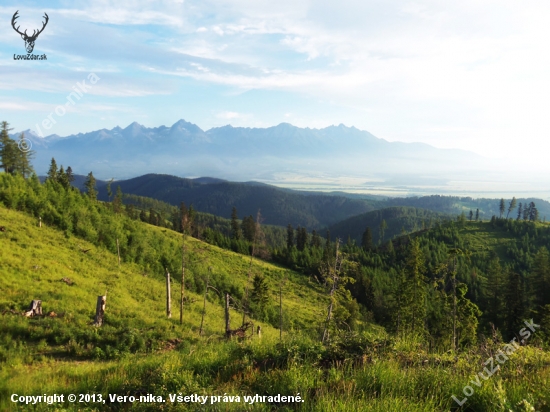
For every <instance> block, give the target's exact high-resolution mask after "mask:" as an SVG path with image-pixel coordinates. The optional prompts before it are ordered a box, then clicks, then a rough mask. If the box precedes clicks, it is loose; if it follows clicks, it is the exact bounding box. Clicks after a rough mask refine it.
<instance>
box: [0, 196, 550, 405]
mask: <svg viewBox="0 0 550 412" xmlns="http://www.w3.org/2000/svg"><path fill="white" fill-rule="evenodd" d="M0 225H1V226H4V227H5V228H6V230H5V231H4V232H0V262H1V265H0V291H1V292H2V293H1V294H0V312H2V313H3V314H2V315H0V410H5V411H11V410H14V411H15V410H24V411H26V410H29V411H30V410H32V411H47V410H48V411H49V410H59V411H61V410H66V411H96V410H97V411H102V410H113V411H118V410H120V411H122V410H136V411H148V410H151V411H152V410H190V411H192V410H196V411H202V410H212V411H245V410H250V411H271V410H289V411H291V410H296V411H458V410H460V411H533V410H536V411H547V410H550V390H549V389H548V388H550V354H549V353H548V352H547V351H544V350H542V349H541V348H540V347H537V345H533V346H522V347H520V348H519V349H518V350H517V351H516V352H515V353H514V354H513V355H511V356H510V359H509V360H508V361H507V362H505V363H503V364H502V365H500V368H499V370H498V371H497V372H495V374H494V375H493V376H491V377H490V378H488V379H487V380H484V379H481V381H480V384H479V386H477V385H475V384H474V383H471V382H470V381H472V380H474V381H475V376H476V374H478V373H479V372H483V369H484V368H485V367H486V365H485V362H486V361H487V359H489V358H490V357H491V356H494V355H495V353H496V352H497V350H498V349H499V348H501V347H502V345H503V342H498V341H493V340H491V339H486V340H484V341H482V342H480V343H479V344H478V345H477V346H476V347H474V348H472V349H470V350H469V351H466V352H462V353H460V354H458V355H457V354H454V353H451V352H443V351H441V352H437V351H433V350H429V349H428V348H427V347H426V346H425V344H423V343H420V341H417V340H416V339H415V338H414V337H412V336H409V337H408V338H395V337H393V336H391V335H389V334H388V333H386V331H385V330H384V329H383V328H382V327H379V326H376V325H374V324H368V323H362V324H361V325H360V327H359V328H358V330H357V331H355V332H353V333H350V332H341V333H340V334H335V335H334V336H333V337H332V339H331V341H330V343H329V344H327V345H323V344H321V343H320V342H319V340H320V339H319V336H320V331H321V327H322V322H323V320H324V316H325V315H326V307H327V305H328V298H327V297H326V294H324V292H323V290H322V289H321V287H320V286H319V285H318V284H317V283H313V282H310V281H309V280H308V278H307V277H305V276H303V275H299V274H297V273H294V272H292V271H290V270H288V269H285V268H282V267H277V266H275V265H272V264H269V263H265V262H260V261H257V260H254V262H253V265H252V273H262V274H264V275H265V277H266V279H267V282H268V285H269V289H270V294H271V306H272V310H273V311H275V312H277V311H278V290H279V289H278V288H279V284H280V282H281V281H283V280H284V287H283V313H284V319H283V320H284V323H283V326H284V328H283V329H284V334H283V339H282V341H281V340H279V330H278V329H277V328H276V327H274V325H273V324H271V323H270V322H260V321H258V320H254V324H255V325H261V326H262V330H263V333H262V337H261V339H259V338H258V337H256V336H254V337H252V338H250V339H246V340H237V339H233V340H231V341H226V340H225V339H224V337H223V334H224V318H223V307H222V303H221V299H220V298H219V297H218V296H217V294H216V293H215V292H214V291H210V292H209V294H208V302H207V309H206V316H205V332H204V334H203V336H199V327H200V321H201V315H202V304H203V303H202V295H201V294H198V293H189V292H187V293H186V296H187V298H188V299H187V300H186V304H185V307H184V321H183V325H180V324H179V307H178V299H177V297H178V294H179V276H180V274H179V273H173V274H172V276H173V278H174V282H173V285H172V302H173V305H172V318H171V319H168V318H167V317H166V314H165V293H166V289H165V281H164V277H163V276H164V275H163V274H162V273H155V272H152V271H151V270H150V269H148V268H144V267H143V266H140V265H138V264H135V263H128V262H123V263H122V264H121V265H120V267H119V266H118V262H117V256H116V254H113V253H111V252H109V251H108V250H106V249H104V248H101V247H96V246H94V245H93V244H91V243H88V242H86V241H84V240H82V239H80V238H77V237H75V236H72V235H68V234H67V232H63V231H61V230H58V229H56V228H53V227H48V226H47V225H43V227H42V228H39V227H38V222H37V219H36V218H35V217H31V216H29V215H26V214H24V213H22V212H18V211H15V210H9V209H7V208H6V207H4V206H0ZM142 225H143V230H144V231H151V232H154V235H155V236H160V237H163V238H165V241H166V242H168V243H170V242H172V243H173V244H174V245H177V244H178V242H181V234H177V233H175V232H173V231H171V230H167V229H162V228H158V227H154V226H150V225H147V224H144V223H143V224H142ZM466 228H467V229H465V230H470V231H471V233H469V235H468V236H470V239H471V240H470V241H471V243H472V245H475V243H476V242H480V244H479V247H482V246H483V245H486V244H487V241H488V240H487V239H484V238H483V237H484V236H485V235H484V233H485V232H482V231H480V230H478V229H476V226H473V225H471V226H470V225H468V226H467V227H466ZM490 241H491V242H497V243H498V242H501V241H502V242H504V243H505V242H506V239H505V236H503V239H502V240H500V239H498V238H495V237H491V240H490ZM186 246H187V256H188V258H187V259H188V263H189V269H188V276H189V277H190V278H191V279H192V281H193V282H195V283H198V282H200V281H201V279H202V280H204V279H205V277H206V276H210V277H211V278H214V277H216V276H217V277H218V284H219V283H222V284H223V279H226V280H227V281H228V284H229V283H231V285H233V287H235V286H236V287H238V288H241V289H244V287H245V284H246V282H247V272H248V268H249V262H250V259H249V258H247V257H246V256H242V255H238V254H235V253H233V252H230V251H227V250H222V249H219V248H217V247H215V246H211V245H208V244H205V243H203V242H200V241H198V240H196V239H192V238H190V237H189V238H188V239H187V244H186ZM88 249H89V251H88V252H86V253H84V251H86V250H88ZM64 278H65V279H66V280H65V281H63V279H64ZM220 279H222V280H220ZM67 280H68V281H67ZM229 281H230V282H229ZM105 292H107V305H106V317H105V325H104V326H103V327H101V328H96V327H94V326H93V325H92V322H93V317H94V313H95V303H96V299H97V296H98V295H103V294H104V293H105ZM32 299H40V300H42V305H43V311H44V314H48V313H50V312H55V314H56V316H55V317H49V316H45V317H42V318H25V317H23V316H21V315H20V313H21V312H23V311H24V310H25V309H26V308H27V307H28V305H29V303H30V301H31V300H32ZM236 309H238V308H235V309H233V310H232V311H231V316H232V326H233V327H236V326H237V325H240V322H241V320H242V315H241V313H240V312H239V311H237V310H236ZM466 385H470V386H471V387H472V388H473V389H474V393H473V394H472V395H471V396H469V397H468V398H467V400H466V402H464V403H463V404H462V406H459V405H458V404H457V403H456V402H455V401H454V400H453V398H452V396H453V395H455V396H456V397H457V399H459V400H462V399H463V398H464V397H465V395H464V394H463V388H464V387H465V386H466ZM44 393H46V394H53V393H57V394H65V395H67V394H70V393H75V394H78V393H83V394H86V393H89V394H94V393H95V394H102V396H103V398H104V399H105V400H106V403H93V402H88V403H69V402H67V401H65V402H64V403H62V404H56V405H46V404H37V405H28V406H27V405H21V404H17V403H13V402H11V401H10V397H11V396H12V394H19V395H41V394H44ZM108 394H117V395H127V396H136V397H137V398H139V396H140V395H147V394H153V395H156V396H159V395H160V396H163V397H164V398H165V399H166V400H167V402H166V403H139V402H137V401H136V402H134V403H130V402H110V400H109V397H108ZM169 394H176V395H178V394H181V395H191V394H197V395H201V396H205V395H208V396H212V395H219V396H222V397H223V396H224V395H227V396H229V395H231V396H239V397H240V402H226V403H223V402H219V403H215V404H211V403H210V401H208V402H207V403H206V404H205V405H201V404H199V403H185V402H175V403H172V402H169V401H168V399H169ZM255 394H259V395H277V394H281V395H287V396H288V395H297V394H300V396H301V397H302V399H303V402H299V403H275V402H271V403H269V402H258V403H245V402H244V396H245V395H255Z"/></svg>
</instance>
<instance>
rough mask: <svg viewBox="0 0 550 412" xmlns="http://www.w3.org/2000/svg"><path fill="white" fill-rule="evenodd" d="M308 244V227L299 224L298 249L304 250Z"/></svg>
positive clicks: (297, 232)
mask: <svg viewBox="0 0 550 412" xmlns="http://www.w3.org/2000/svg"><path fill="white" fill-rule="evenodd" d="M306 246H307V229H306V228H305V227H300V226H298V229H296V249H298V250H299V251H300V252H303V251H304V249H305V248H306Z"/></svg>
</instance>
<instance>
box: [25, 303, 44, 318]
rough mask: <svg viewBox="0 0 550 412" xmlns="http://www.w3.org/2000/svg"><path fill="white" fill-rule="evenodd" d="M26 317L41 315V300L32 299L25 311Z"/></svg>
mask: <svg viewBox="0 0 550 412" xmlns="http://www.w3.org/2000/svg"><path fill="white" fill-rule="evenodd" d="M25 316H26V317H27V318H32V317H33V316H42V301H41V300H32V301H31V304H30V305H29V309H27V311H26V312H25Z"/></svg>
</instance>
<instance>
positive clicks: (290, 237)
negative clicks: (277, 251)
mask: <svg viewBox="0 0 550 412" xmlns="http://www.w3.org/2000/svg"><path fill="white" fill-rule="evenodd" d="M293 247H294V229H293V228H292V225H291V224H290V223H289V224H288V226H287V227H286V248H287V249H288V250H291V249H292V248H293Z"/></svg>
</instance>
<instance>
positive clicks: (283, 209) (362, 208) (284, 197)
mask: <svg viewBox="0 0 550 412" xmlns="http://www.w3.org/2000/svg"><path fill="white" fill-rule="evenodd" d="M117 186H120V188H121V190H122V192H123V193H129V194H133V195H138V196H145V197H151V198H154V199H158V200H162V201H164V202H167V203H170V204H172V205H174V206H179V204H180V203H181V202H182V201H183V202H185V203H186V204H187V205H191V204H192V205H193V207H194V208H195V209H196V210H198V211H200V212H205V213H211V214H213V215H217V216H221V217H224V218H230V217H231V211H232V208H233V207H236V208H237V210H238V213H239V216H241V217H242V216H248V215H252V216H256V214H257V212H258V209H259V210H260V211H261V214H262V218H263V223H264V224H268V225H279V226H286V225H288V224H289V223H290V224H292V225H293V226H302V227H307V228H310V229H319V228H322V227H325V226H327V225H330V224H332V223H336V222H338V221H340V220H344V219H346V218H348V217H350V216H355V215H358V214H361V213H364V212H367V211H370V210H374V209H375V208H376V207H375V205H376V201H374V200H365V199H349V198H346V197H344V196H331V195H321V194H316V195H305V194H302V193H300V192H293V191H289V190H285V189H279V188H277V187H274V186H270V185H266V184H260V183H257V182H248V183H234V182H224V181H221V182H220V181H207V183H202V180H199V181H197V180H196V179H184V178H179V177H176V176H170V175H157V174H148V175H144V176H140V177H136V178H134V179H129V180H122V181H118V182H115V183H113V185H112V190H113V192H114V191H115V189H116V187H117ZM99 199H101V200H107V199H108V195H107V188H106V186H102V187H100V188H99Z"/></svg>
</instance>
